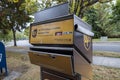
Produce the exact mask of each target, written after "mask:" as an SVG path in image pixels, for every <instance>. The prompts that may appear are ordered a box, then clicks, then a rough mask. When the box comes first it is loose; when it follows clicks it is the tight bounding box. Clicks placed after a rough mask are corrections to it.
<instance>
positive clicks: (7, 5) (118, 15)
mask: <svg viewBox="0 0 120 80" xmlns="http://www.w3.org/2000/svg"><path fill="white" fill-rule="evenodd" d="M64 2H68V3H69V5H70V13H71V14H73V13H74V14H76V15H77V16H79V17H80V18H82V20H84V21H86V22H88V23H89V24H90V25H91V26H92V27H93V32H94V33H95V36H94V38H100V37H101V36H108V37H116V38H120V0H0V40H3V41H10V40H14V42H15V41H16V40H19V39H28V36H29V25H28V23H31V22H33V20H34V19H33V17H31V16H33V14H34V13H35V12H37V11H40V10H43V9H45V8H48V7H51V6H54V5H57V4H61V3H64ZM14 45H16V44H14Z"/></svg>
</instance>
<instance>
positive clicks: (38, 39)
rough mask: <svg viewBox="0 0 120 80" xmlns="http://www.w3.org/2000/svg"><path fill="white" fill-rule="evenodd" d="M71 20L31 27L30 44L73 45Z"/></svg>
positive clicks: (72, 24)
mask: <svg viewBox="0 0 120 80" xmlns="http://www.w3.org/2000/svg"><path fill="white" fill-rule="evenodd" d="M73 22H74V21H73V19H69V20H64V21H58V22H52V23H47V24H40V25H36V26H32V27H31V35H30V43H32V44H73V31H74V29H73V28H74V27H73V26H74V23H73Z"/></svg>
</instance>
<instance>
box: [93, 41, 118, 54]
mask: <svg viewBox="0 0 120 80" xmlns="http://www.w3.org/2000/svg"><path fill="white" fill-rule="evenodd" d="M93 51H110V52H120V42H94V43H93Z"/></svg>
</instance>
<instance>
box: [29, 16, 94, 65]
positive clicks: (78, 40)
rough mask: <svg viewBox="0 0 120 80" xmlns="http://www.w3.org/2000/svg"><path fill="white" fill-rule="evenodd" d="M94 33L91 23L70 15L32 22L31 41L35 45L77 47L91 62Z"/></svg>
mask: <svg viewBox="0 0 120 80" xmlns="http://www.w3.org/2000/svg"><path fill="white" fill-rule="evenodd" d="M93 35H94V34H93V33H92V32H91V26H90V25H88V24H87V23H85V22H83V21H82V20H81V19H80V18H78V17H77V16H75V15H68V16H64V17H59V18H55V19H52V20H48V21H43V22H39V23H33V24H31V28H30V40H29V41H30V43H31V44H32V45H34V46H41V47H51V48H52V47H63V48H64V47H70V48H75V49H76V50H77V51H78V52H79V53H80V54H81V55H82V56H83V57H84V58H85V59H86V60H87V61H88V62H89V63H91V62H92V40H91V36H93ZM53 49H54V48H53ZM68 55H69V53H68Z"/></svg>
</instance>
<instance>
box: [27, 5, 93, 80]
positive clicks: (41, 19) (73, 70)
mask: <svg viewBox="0 0 120 80" xmlns="http://www.w3.org/2000/svg"><path fill="white" fill-rule="evenodd" d="M59 8H60V9H59ZM57 10H61V12H58V11H57ZM62 10H64V11H63V13H62ZM65 10H67V11H65ZM68 10H69V9H68V3H64V4H62V5H57V6H54V7H51V8H48V9H45V10H42V11H40V12H37V13H36V14H35V21H34V23H32V24H31V25H30V37H29V43H30V44H32V46H31V47H30V51H29V52H28V53H29V58H30V62H31V63H32V64H35V65H38V66H40V67H41V79H42V80H92V67H91V63H92V36H94V33H93V32H92V31H91V29H92V27H91V26H90V25H89V24H87V23H86V22H84V21H82V20H81V19H80V18H79V17H77V16H76V15H74V14H69V13H68V12H69V11H68ZM55 11H57V12H55ZM43 13H44V14H43ZM49 13H51V14H49ZM41 15H42V16H41ZM46 15H47V16H46ZM50 15H51V16H50Z"/></svg>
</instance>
